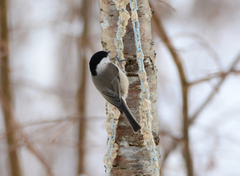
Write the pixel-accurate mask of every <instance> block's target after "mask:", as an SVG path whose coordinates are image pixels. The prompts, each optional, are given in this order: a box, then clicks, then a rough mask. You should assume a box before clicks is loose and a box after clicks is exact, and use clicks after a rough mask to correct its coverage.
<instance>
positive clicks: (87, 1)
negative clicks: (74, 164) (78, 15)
mask: <svg viewBox="0 0 240 176" xmlns="http://www.w3.org/2000/svg"><path fill="white" fill-rule="evenodd" d="M90 9H91V0H84V1H83V3H82V7H81V12H82V17H83V20H84V28H83V32H82V35H81V38H80V39H79V41H78V50H79V58H81V59H82V63H81V69H80V70H81V84H80V86H79V89H78V95H77V98H78V113H79V116H80V122H79V131H78V135H79V136H78V137H79V138H78V140H79V150H78V175H80V174H84V173H85V169H84V158H85V157H84V156H85V148H84V147H85V145H84V144H85V131H86V118H85V107H86V79H87V67H88V65H87V55H86V53H87V49H88V48H90V39H89V22H90V14H89V12H90Z"/></svg>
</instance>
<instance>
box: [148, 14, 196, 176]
mask: <svg viewBox="0 0 240 176" xmlns="http://www.w3.org/2000/svg"><path fill="white" fill-rule="evenodd" d="M153 20H154V23H155V25H156V27H157V30H158V33H157V34H158V35H159V36H160V37H161V38H162V40H163V42H164V43H165V45H166V46H167V48H168V50H169V52H170V54H171V55H172V58H173V60H174V62H175V64H176V66H177V69H178V73H179V76H180V80H181V90H182V101H183V106H182V115H183V119H182V122H183V141H184V156H185V157H184V159H185V162H186V165H187V171H188V176H193V163H192V156H191V152H190V149H189V129H188V82H187V78H186V75H185V72H184V68H183V64H182V60H181V58H180V56H179V55H178V54H177V52H176V49H175V48H174V47H173V45H172V43H171V41H170V39H169V38H168V36H167V34H166V32H165V30H164V27H163V25H162V23H161V19H160V18H158V17H157V15H154V16H153Z"/></svg>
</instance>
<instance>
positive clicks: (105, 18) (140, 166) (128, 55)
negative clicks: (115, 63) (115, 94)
mask: <svg viewBox="0 0 240 176" xmlns="http://www.w3.org/2000/svg"><path fill="white" fill-rule="evenodd" d="M99 5H100V23H101V27H102V35H101V37H102V45H103V48H104V50H107V51H111V53H110V58H112V59H114V57H115V56H116V55H117V53H116V48H115V45H114V42H115V38H116V31H117V22H118V14H119V13H118V11H117V9H116V7H115V4H114V2H113V1H111V0H100V1H99ZM138 8H139V10H138V16H139V21H140V30H141V42H142V50H143V53H144V56H145V57H144V65H145V70H146V73H147V78H148V79H147V80H148V84H149V88H150V94H151V97H150V100H151V104H152V110H151V113H152V116H153V121H152V132H153V136H154V140H155V143H156V146H158V144H159V133H158V113H157V69H156V66H155V56H156V54H155V52H154V50H153V41H152V32H151V16H152V11H151V9H150V7H149V2H148V0H138ZM129 9H130V8H129V5H128V6H127V10H128V11H129ZM123 42H124V50H123V53H124V56H125V59H127V61H126V66H125V70H126V72H127V76H128V79H129V83H130V85H129V94H128V98H127V99H126V100H127V104H128V106H129V108H130V109H131V111H132V113H133V114H134V116H135V117H136V119H137V121H138V122H140V114H139V106H140V102H141V99H140V96H139V95H140V92H141V85H140V80H139V77H138V63H137V60H136V48H135V41H134V32H133V28H132V23H131V19H130V20H129V21H128V26H127V29H126V34H125V36H124V38H123ZM143 142H144V141H143V136H142V135H141V134H140V132H139V133H137V134H134V133H133V131H132V129H131V127H130V126H129V124H128V122H127V120H126V119H125V118H124V117H122V116H121V117H120V118H119V123H118V128H117V135H116V143H117V144H118V147H119V149H118V154H117V157H116V158H115V160H114V164H113V168H112V171H111V175H123V176H124V175H127V176H129V175H151V160H150V152H149V150H148V149H147V148H146V147H145V146H144V144H143Z"/></svg>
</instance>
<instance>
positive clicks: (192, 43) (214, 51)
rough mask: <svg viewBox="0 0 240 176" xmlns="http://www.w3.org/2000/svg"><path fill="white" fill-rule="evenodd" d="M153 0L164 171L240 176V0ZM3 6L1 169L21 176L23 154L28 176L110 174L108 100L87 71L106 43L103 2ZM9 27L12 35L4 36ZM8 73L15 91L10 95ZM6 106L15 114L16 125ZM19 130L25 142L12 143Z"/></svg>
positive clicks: (18, 137) (80, 0)
mask: <svg viewBox="0 0 240 176" xmlns="http://www.w3.org/2000/svg"><path fill="white" fill-rule="evenodd" d="M3 2H7V6H6V7H7V10H6V11H4V10H2V9H4V8H5V5H4V4H3ZM150 3H151V6H152V9H153V10H154V12H155V13H154V18H153V20H152V27H153V39H154V43H155V46H154V50H155V51H156V53H157V57H156V64H157V67H158V97H159V98H158V114H159V121H160V123H159V130H160V131H159V133H160V135H161V146H160V150H161V154H162V164H161V165H162V170H161V175H162V176H164V175H167V176H171V175H172V176H175V175H178V176H185V175H199V176H203V175H204V176H215V175H218V176H219V175H220V176H229V175H239V173H240V168H239V157H240V134H239V133H238V131H239V125H240V121H239V114H240V112H239V111H240V109H239V105H240V94H239V90H240V81H239V69H240V68H239V66H240V64H239V62H238V61H239V59H240V57H239V52H240V47H239V46H240V33H239V31H240V22H239V18H240V11H239V8H240V2H239V1H237V0H232V1H224V0H201V1H199V0H188V1H183V0H180V1H174V0H166V1H160V0H150ZM0 5H1V7H0V9H1V10H0V14H1V26H0V30H1V41H0V48H1V50H0V59H1V94H0V98H1V105H2V106H1V107H2V109H1V115H0V175H1V176H12V175H14V174H13V173H12V172H11V171H12V167H13V165H14V167H17V165H16V164H11V159H10V158H9V156H10V155H9V152H12V153H14V152H15V154H14V155H15V156H19V157H18V159H17V157H16V159H15V160H14V161H15V162H17V161H18V162H19V167H18V168H19V169H18V170H19V171H17V170H16V172H17V173H22V176H32V175H34V176H38V175H39V176H44V175H56V176H65V175H68V176H75V175H77V174H85V175H89V176H91V175H105V174H104V166H103V162H102V158H103V156H104V153H105V152H106V132H105V121H106V117H105V100H104V99H103V98H102V97H101V95H99V94H98V92H97V91H96V90H95V88H94V87H93V85H92V83H91V81H88V80H90V75H89V72H88V71H87V70H85V71H84V69H82V68H86V66H84V65H86V63H87V62H88V61H89V59H90V57H91V55H92V54H93V53H94V52H96V51H98V50H101V49H102V47H101V43H100V41H101V38H100V36H101V28H100V23H99V14H100V10H99V4H98V2H97V1H90V2H86V1H85V0H62V1H59V0H52V1H49V0H48V1H47V0H44V1H28V0H22V1H17V0H11V1H3V0H2V1H1V3H0ZM86 11H87V12H86ZM4 13H5V14H7V16H5V17H3V16H4V15H3V14H4ZM6 19H7V21H8V22H7V23H6V21H5V24H4V22H3V20H6ZM6 24H7V25H8V30H7V32H8V39H7V38H6V36H5V37H3V36H2V33H6V29H7V26H6ZM4 31H5V32H4ZM4 35H5V34H4ZM7 40H8V42H6V41H7ZM6 56H7V57H8V62H9V66H7V65H6V62H5V61H6V59H5V58H6ZM4 73H5V74H4ZM7 73H8V74H9V76H6V74H7ZM8 77H9V78H8ZM4 80H9V83H8V84H9V86H8V88H7V89H8V92H9V93H4V92H3V89H4V86H6V84H5V85H4ZM84 92H85V93H84ZM8 94H9V95H10V96H11V95H12V97H11V98H9V97H7V96H8ZM5 97H6V98H5ZM84 99H85V100H84ZM4 107H5V108H4ZM6 108H7V109H10V110H11V114H12V116H14V117H15V121H14V124H10V127H11V129H10V130H9V129H8V128H9V126H7V125H6V123H5V122H6V120H5V119H6V118H5V117H6V115H5V114H6V113H5V112H6ZM12 118H13V117H12ZM10 123H12V122H10ZM82 125H83V127H82ZM79 126H80V128H79ZM81 130H83V131H81ZM14 133H15V134H16V137H15V139H16V144H14V147H13V148H11V146H10V148H9V143H8V140H9V139H8V137H9V136H10V134H14ZM82 134H84V135H82ZM13 138H14V137H13ZM82 149H84V150H82ZM81 150H82V151H81ZM8 151H9V152H8ZM16 151H17V153H16ZM81 152H82V153H83V154H81ZM78 154H79V155H78ZM83 156H84V157H83ZM80 168H83V169H80ZM20 170H21V171H22V172H21V171H20ZM14 176H16V174H15V175H14Z"/></svg>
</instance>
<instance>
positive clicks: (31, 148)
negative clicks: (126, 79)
mask: <svg viewBox="0 0 240 176" xmlns="http://www.w3.org/2000/svg"><path fill="white" fill-rule="evenodd" d="M14 127H15V128H16V129H18V134H20V136H21V138H22V139H23V141H24V143H25V144H26V147H27V148H28V150H29V151H30V152H31V153H32V154H33V155H35V156H36V157H37V159H38V160H39V161H40V162H41V163H42V165H43V166H44V167H45V169H46V171H47V172H48V174H49V175H50V176H54V174H53V173H52V170H51V168H50V164H49V163H47V161H46V160H45V158H44V157H43V154H42V153H41V151H40V150H38V149H37V148H36V147H35V146H34V145H33V144H31V143H30V142H29V137H28V135H27V134H25V133H24V132H23V131H22V130H21V129H20V126H19V124H18V122H17V121H16V120H14Z"/></svg>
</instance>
